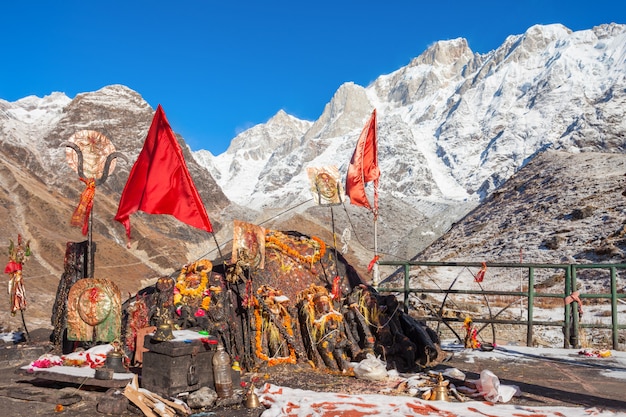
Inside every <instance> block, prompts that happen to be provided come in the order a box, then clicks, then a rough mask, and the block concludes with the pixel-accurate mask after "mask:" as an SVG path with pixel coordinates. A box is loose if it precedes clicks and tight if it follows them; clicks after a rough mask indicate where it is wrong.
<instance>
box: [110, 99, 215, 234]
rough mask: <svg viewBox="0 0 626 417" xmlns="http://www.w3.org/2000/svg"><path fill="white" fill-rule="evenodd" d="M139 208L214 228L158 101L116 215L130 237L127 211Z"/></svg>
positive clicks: (208, 228)
mask: <svg viewBox="0 0 626 417" xmlns="http://www.w3.org/2000/svg"><path fill="white" fill-rule="evenodd" d="M138 210H141V211H144V212H146V213H149V214H171V215H172V216H174V217H176V218H177V219H178V220H180V221H181V222H183V223H186V224H188V225H190V226H194V227H197V228H199V229H202V230H206V231H207V232H209V233H211V232H213V227H212V226H211V222H210V221H209V216H208V215H207V212H206V209H205V208H204V204H202V200H201V199H200V194H199V193H198V190H197V189H196V187H195V185H194V183H193V180H192V179H191V176H190V175H189V170H188V169H187V165H186V164H185V158H184V157H183V152H182V150H181V148H180V145H179V144H178V141H177V140H176V136H174V132H173V131H172V128H171V127H170V124H169V123H168V121H167V118H166V117H165V113H164V112H163V109H162V108H161V105H160V104H159V106H158V107H157V110H156V113H155V114H154V118H153V119H152V124H151V125H150V130H149V131H148V136H147V137H146V140H145V142H144V144H143V149H142V150H141V152H140V153H139V156H138V157H137V161H135V164H134V165H133V168H132V169H131V171H130V174H129V175H128V181H127V182H126V186H125V187H124V191H123V192H122V197H121V198H120V204H119V207H118V209H117V214H116V215H115V220H117V221H118V222H120V223H122V224H123V225H124V227H125V228H126V235H127V236H128V239H129V240H130V215H131V214H133V213H134V212H136V211H138Z"/></svg>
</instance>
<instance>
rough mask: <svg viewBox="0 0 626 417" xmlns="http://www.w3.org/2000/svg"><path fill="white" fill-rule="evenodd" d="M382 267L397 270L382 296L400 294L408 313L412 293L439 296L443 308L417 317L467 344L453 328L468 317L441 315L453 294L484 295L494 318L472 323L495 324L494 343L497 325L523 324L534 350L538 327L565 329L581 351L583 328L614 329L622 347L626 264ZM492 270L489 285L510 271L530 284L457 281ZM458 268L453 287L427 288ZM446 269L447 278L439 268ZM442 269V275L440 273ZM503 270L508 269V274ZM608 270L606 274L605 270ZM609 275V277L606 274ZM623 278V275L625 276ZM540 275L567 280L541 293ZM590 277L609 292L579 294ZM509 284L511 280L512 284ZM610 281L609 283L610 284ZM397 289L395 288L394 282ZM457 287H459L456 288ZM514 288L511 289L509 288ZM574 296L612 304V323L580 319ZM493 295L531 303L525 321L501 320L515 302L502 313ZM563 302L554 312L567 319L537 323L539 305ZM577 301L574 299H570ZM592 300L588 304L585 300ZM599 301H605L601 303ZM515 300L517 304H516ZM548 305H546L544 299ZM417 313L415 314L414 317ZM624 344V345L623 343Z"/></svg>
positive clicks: (566, 341)
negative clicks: (464, 274)
mask: <svg viewBox="0 0 626 417" xmlns="http://www.w3.org/2000/svg"><path fill="white" fill-rule="evenodd" d="M379 266H381V267H385V266H389V267H395V268H393V269H392V272H391V273H390V274H388V276H387V278H386V279H384V280H383V281H382V282H381V283H380V284H379V285H377V286H376V290H377V291H378V292H379V293H392V294H393V293H395V294H396V296H402V297H403V300H404V310H405V312H407V313H408V312H409V310H411V309H412V308H413V310H414V311H413V313H415V312H416V309H415V308H414V307H412V306H411V296H412V295H413V301H415V300H418V301H419V300H420V299H421V298H420V297H423V296H428V295H430V296H431V297H432V296H435V295H436V294H439V297H442V298H443V302H442V304H441V306H440V308H439V309H434V308H433V307H432V306H431V307H428V312H429V313H430V314H429V315H422V316H419V314H417V315H416V317H415V318H416V319H418V320H421V321H426V322H437V323H438V325H439V324H443V325H445V326H447V327H448V329H449V330H450V331H451V332H452V333H453V334H454V335H455V336H456V337H457V338H458V339H459V341H462V337H461V336H460V335H459V334H458V333H457V332H456V330H455V328H454V327H453V326H452V325H451V323H454V322H461V323H462V322H463V321H464V319H463V318H460V317H449V316H444V315H443V314H442V313H443V311H444V310H445V303H446V301H448V297H449V296H450V295H465V296H480V297H482V298H483V300H484V301H485V304H486V305H485V306H484V307H487V310H488V311H489V317H478V318H476V317H473V318H472V322H474V323H483V326H482V327H481V328H480V329H479V330H478V332H480V331H482V330H484V329H485V328H486V327H487V326H491V328H492V332H493V338H494V343H495V337H496V335H495V333H496V325H518V326H520V325H521V326H525V327H526V345H527V346H533V335H534V328H535V326H552V327H561V329H562V331H563V347H564V348H570V347H574V348H577V347H579V346H580V333H581V332H580V329H582V328H591V329H610V332H611V343H612V348H613V349H615V350H618V349H619V342H620V340H619V331H620V330H624V329H626V324H625V323H621V324H620V323H619V321H618V318H619V314H618V312H619V310H618V304H619V303H624V302H625V301H623V300H626V294H625V293H624V292H625V291H626V284H624V285H623V287H622V288H621V289H619V288H618V286H619V285H618V279H619V280H623V281H624V282H626V264H585V265H579V264H532V263H477V262H418V261H411V262H394V261H379ZM485 267H486V270H487V271H488V272H487V274H486V278H485V281H484V284H487V283H489V284H490V287H495V286H496V285H494V283H493V281H490V280H489V277H490V275H491V276H499V277H502V276H509V277H510V274H511V271H520V272H521V271H525V280H524V279H522V278H520V281H521V282H520V284H521V283H522V282H524V281H525V284H526V285H525V289H524V288H522V285H520V289H519V290H516V291H509V290H496V289H489V290H486V289H484V288H483V286H482V285H481V283H480V282H478V281H476V283H477V285H478V287H479V289H476V290H473V289H468V288H465V289H464V288H454V287H455V283H456V282H457V279H458V277H459V276H460V275H461V273H462V272H463V270H466V271H469V273H471V278H470V279H474V280H476V275H475V274H474V273H473V272H472V268H478V269H480V268H485ZM455 268H461V271H459V272H458V273H457V274H456V276H455V278H454V279H453V280H452V283H451V284H450V285H449V286H448V288H442V287H441V285H435V287H436V288H433V287H432V285H431V287H430V288H427V285H425V284H426V283H427V282H426V281H427V280H430V281H434V282H440V283H441V282H446V281H445V280H442V279H441V276H442V275H445V273H446V272H447V274H448V281H450V272H449V271H451V270H453V269H455ZM442 269H443V270H445V271H446V272H444V273H443V274H442V273H441V272H440V270H442ZM438 270H439V271H438ZM494 270H497V271H498V273H497V274H495V275H492V274H491V272H490V271H494ZM502 271H505V272H504V273H503V272H502ZM602 271H604V272H602ZM607 271H608V277H607V276H605V274H606V272H607ZM620 274H621V275H620ZM537 275H541V276H542V278H543V281H542V282H540V283H539V284H542V285H543V284H545V282H546V281H547V279H546V276H549V278H550V279H554V277H557V278H558V279H557V280H556V281H557V282H559V281H560V280H561V279H562V281H563V284H562V285H563V287H562V288H563V290H562V292H548V291H539V288H538V287H539V286H540V285H539V284H538V283H537V279H536V277H537ZM585 275H589V276H590V277H591V278H589V280H590V281H593V283H594V284H595V286H596V287H600V288H601V289H604V288H607V287H608V289H609V290H608V292H590V291H588V290H585V291H580V292H579V291H578V290H577V289H578V287H579V283H580V282H581V281H583V282H584V281H585V279H586V278H585ZM509 281H510V280H509ZM605 281H608V285H607V282H605ZM390 283H396V285H397V284H399V283H403V286H402V287H392V286H390ZM391 285H393V284H391ZM457 287H458V285H457ZM509 287H510V285H509ZM554 288H558V286H555V285H552V286H550V290H549V291H554ZM572 294H574V295H578V297H574V298H575V299H576V298H577V299H580V300H581V304H586V303H587V301H589V302H596V303H602V301H601V300H610V323H603V322H601V320H599V319H598V320H596V322H591V323H583V322H582V321H581V317H582V316H581V314H582V307H583V306H582V305H579V303H578V301H576V300H574V301H572V302H568V303H566V302H565V299H566V297H567V296H571V295H572ZM490 297H500V298H502V299H510V298H514V299H516V300H517V301H520V300H522V301H523V300H525V301H526V309H525V310H526V318H525V320H522V319H513V320H511V319H508V320H507V319H500V318H498V317H499V316H500V315H502V313H504V311H506V310H507V309H508V308H509V307H510V306H511V305H512V304H513V303H509V304H508V305H505V306H504V307H503V308H501V309H500V310H499V311H497V312H494V311H493V310H492V308H491V307H490V305H489V301H488V300H489V298H490ZM550 298H551V299H558V301H556V300H552V302H551V303H549V304H551V308H555V301H556V307H560V308H562V309H563V320H537V319H535V308H536V306H537V305H538V304H540V303H542V300H544V299H550ZM571 299H572V298H571V297H570V298H569V300H571ZM586 300H587V301H586ZM597 300H600V301H597ZM517 301H515V302H517ZM543 303H546V302H545V301H543ZM577 312H578V314H576V313H577ZM414 315H415V314H414ZM622 343H624V342H623V341H622Z"/></svg>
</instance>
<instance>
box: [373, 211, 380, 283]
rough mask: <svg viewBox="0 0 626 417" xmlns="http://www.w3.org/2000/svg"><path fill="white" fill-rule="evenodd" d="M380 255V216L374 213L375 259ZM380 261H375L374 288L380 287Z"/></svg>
mask: <svg viewBox="0 0 626 417" xmlns="http://www.w3.org/2000/svg"><path fill="white" fill-rule="evenodd" d="M377 257H378V216H376V215H374V259H377ZM379 278H380V277H379V275H378V261H376V262H375V263H374V288H377V287H378V280H379Z"/></svg>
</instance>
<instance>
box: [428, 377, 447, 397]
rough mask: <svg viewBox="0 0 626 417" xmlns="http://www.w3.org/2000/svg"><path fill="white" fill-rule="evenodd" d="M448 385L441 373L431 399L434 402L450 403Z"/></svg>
mask: <svg viewBox="0 0 626 417" xmlns="http://www.w3.org/2000/svg"><path fill="white" fill-rule="evenodd" d="M447 385H448V384H447V383H445V382H444V380H443V375H442V374H441V373H439V377H438V378H437V385H436V386H435V388H433V392H432V394H431V396H430V399H431V400H433V401H449V400H450V397H449V396H448V386H447Z"/></svg>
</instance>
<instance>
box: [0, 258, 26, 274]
mask: <svg viewBox="0 0 626 417" xmlns="http://www.w3.org/2000/svg"><path fill="white" fill-rule="evenodd" d="M21 270H22V264H21V263H19V262H15V261H9V263H8V264H7V266H6V267H5V268H4V273H5V274H12V273H14V272H17V271H21Z"/></svg>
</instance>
